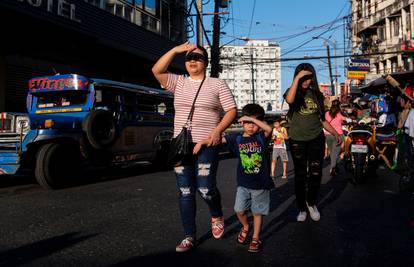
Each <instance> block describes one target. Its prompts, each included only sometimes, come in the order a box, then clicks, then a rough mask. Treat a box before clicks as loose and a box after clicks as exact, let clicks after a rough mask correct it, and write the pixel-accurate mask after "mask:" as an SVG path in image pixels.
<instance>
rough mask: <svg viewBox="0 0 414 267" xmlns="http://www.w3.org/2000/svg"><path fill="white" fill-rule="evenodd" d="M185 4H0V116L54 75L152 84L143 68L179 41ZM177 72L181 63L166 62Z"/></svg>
mask: <svg viewBox="0 0 414 267" xmlns="http://www.w3.org/2000/svg"><path fill="white" fill-rule="evenodd" d="M186 2H187V1H185V0H145V1H143V0H1V1H0V22H1V25H2V27H1V30H0V33H1V36H2V37H3V38H2V41H1V44H0V47H1V49H0V111H26V104H25V102H26V94H27V82H28V80H29V79H31V78H32V77H34V76H43V75H54V74H55V73H61V74H63V73H78V74H81V75H85V76H89V77H95V78H104V79H112V80H117V81H123V82H131V83H138V84H142V85H146V86H153V87H158V86H159V84H158V82H157V81H156V80H155V78H154V77H153V75H152V73H151V68H152V66H153V64H154V63H155V61H156V60H158V58H159V57H160V56H161V55H163V54H164V53H165V52H166V51H168V50H169V49H171V48H172V47H174V46H176V45H178V44H181V43H183V42H184V40H186V39H187V36H186V23H185V22H186V18H187V15H186V12H187V11H186V9H187V3H186ZM173 69H174V71H175V72H181V73H184V72H185V69H184V67H183V64H182V62H175V61H174V63H173Z"/></svg>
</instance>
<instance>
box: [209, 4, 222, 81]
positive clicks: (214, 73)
mask: <svg viewBox="0 0 414 267" xmlns="http://www.w3.org/2000/svg"><path fill="white" fill-rule="evenodd" d="M219 2H220V1H219V0H215V1H214V18H213V43H212V46H211V72H210V76H211V77H215V78H218V77H219V68H220V17H219V8H220V7H219V4H220V3H219Z"/></svg>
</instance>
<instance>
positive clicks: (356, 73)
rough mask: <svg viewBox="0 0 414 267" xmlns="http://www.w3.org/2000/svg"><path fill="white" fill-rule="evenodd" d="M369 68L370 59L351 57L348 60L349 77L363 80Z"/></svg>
mask: <svg viewBox="0 0 414 267" xmlns="http://www.w3.org/2000/svg"><path fill="white" fill-rule="evenodd" d="M369 70H370V64H369V59H350V60H349V62H348V79H358V80H363V79H364V78H365V75H366V74H368V73H369Z"/></svg>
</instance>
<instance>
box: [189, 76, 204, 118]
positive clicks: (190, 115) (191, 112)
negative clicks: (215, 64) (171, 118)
mask: <svg viewBox="0 0 414 267" xmlns="http://www.w3.org/2000/svg"><path fill="white" fill-rule="evenodd" d="M205 79H206V76H205V75H204V78H203V80H202V81H201V83H200V86H199V87H198V90H197V93H196V95H195V97H194V100H193V105H192V106H191V110H190V113H189V114H188V118H187V123H186V124H188V122H192V121H193V115H194V109H195V102H196V99H197V97H198V93H200V89H201V86H203V83H204V81H205Z"/></svg>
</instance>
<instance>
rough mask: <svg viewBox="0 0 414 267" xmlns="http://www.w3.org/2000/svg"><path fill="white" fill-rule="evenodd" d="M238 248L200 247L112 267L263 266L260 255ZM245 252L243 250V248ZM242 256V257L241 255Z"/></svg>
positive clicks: (127, 261) (138, 258) (130, 260)
mask: <svg viewBox="0 0 414 267" xmlns="http://www.w3.org/2000/svg"><path fill="white" fill-rule="evenodd" d="M238 250H239V248H237V247H236V248H235V250H234V251H232V252H230V253H228V252H223V251H218V250H217V251H215V250H203V249H202V248H201V247H198V248H196V249H194V250H193V251H189V252H185V253H176V252H175V251H168V252H164V253H158V254H150V255H146V256H138V257H134V258H130V259H128V260H126V261H123V262H120V263H117V264H115V265H113V266H264V262H263V258H262V257H261V256H260V253H258V254H256V255H252V254H251V253H240V251H238ZM243 252H245V248H243ZM243 254H244V255H243Z"/></svg>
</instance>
